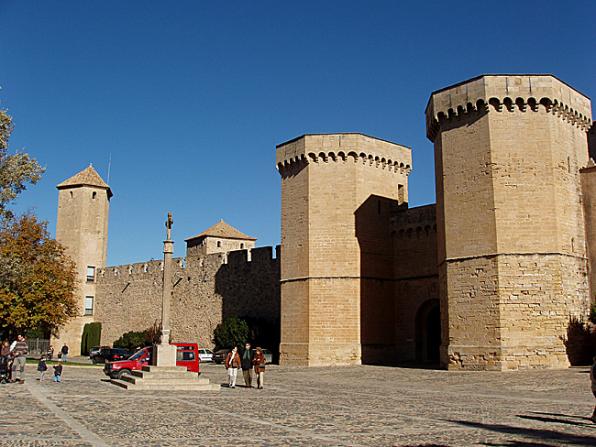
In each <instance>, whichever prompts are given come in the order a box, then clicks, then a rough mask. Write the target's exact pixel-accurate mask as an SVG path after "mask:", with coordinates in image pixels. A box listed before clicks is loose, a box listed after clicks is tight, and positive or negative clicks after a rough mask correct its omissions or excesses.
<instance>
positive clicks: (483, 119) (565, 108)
mask: <svg viewBox="0 0 596 447" xmlns="http://www.w3.org/2000/svg"><path fill="white" fill-rule="evenodd" d="M426 123H427V135H428V137H429V139H430V140H431V141H433V142H434V147H435V172H436V190H437V227H438V235H437V237H438V262H439V283H440V289H441V291H440V294H441V319H442V331H443V334H442V340H443V346H442V362H443V364H444V365H446V366H447V367H448V368H449V369H469V370H474V369H483V370H508V369H518V368H535V367H538V368H540V367H555V368H556V367H564V366H567V365H568V360H567V356H566V353H565V345H564V343H563V337H565V336H566V331H567V327H568V324H569V320H570V317H583V316H584V315H586V313H587V307H588V305H589V294H588V278H587V249H586V242H585V231H584V215H583V210H582V203H581V201H582V194H581V181H580V174H579V170H580V169H581V168H583V167H585V166H586V165H587V163H588V148H587V138H586V132H587V130H588V128H589V126H590V123H591V105H590V100H589V99H588V98H587V97H585V96H584V95H582V94H581V93H579V92H577V91H576V90H574V89H573V88H571V87H570V86H568V85H567V84H565V83H564V82H562V81H560V80H559V79H557V78H555V77H554V76H550V75H486V76H480V77H477V78H474V79H470V80H468V81H465V82H462V83H459V84H456V85H453V86H451V87H447V88H444V89H442V90H439V91H436V92H434V93H433V94H432V95H431V97H430V100H429V102H428V106H427V108H426Z"/></svg>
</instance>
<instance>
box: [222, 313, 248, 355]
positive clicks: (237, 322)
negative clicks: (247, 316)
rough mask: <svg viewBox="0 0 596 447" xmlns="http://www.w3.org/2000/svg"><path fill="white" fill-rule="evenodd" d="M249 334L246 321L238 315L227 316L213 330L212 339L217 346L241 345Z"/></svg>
mask: <svg viewBox="0 0 596 447" xmlns="http://www.w3.org/2000/svg"><path fill="white" fill-rule="evenodd" d="M248 336H249V327H248V323H247V322H246V321H245V320H242V319H240V318H238V317H227V318H226V319H224V320H223V321H222V322H221V323H219V324H218V325H217V327H216V328H215V330H214V331H213V340H214V341H215V345H216V346H217V347H219V348H232V347H234V346H240V345H243V344H244V343H245V342H246V341H247V340H248Z"/></svg>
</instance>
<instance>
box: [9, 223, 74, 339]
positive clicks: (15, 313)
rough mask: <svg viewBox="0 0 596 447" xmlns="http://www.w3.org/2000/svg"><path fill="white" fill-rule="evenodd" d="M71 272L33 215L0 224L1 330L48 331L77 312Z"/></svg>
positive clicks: (69, 264)
mask: <svg viewBox="0 0 596 447" xmlns="http://www.w3.org/2000/svg"><path fill="white" fill-rule="evenodd" d="M75 278H76V271H75V265H74V263H73V262H72V261H71V260H70V259H69V258H68V257H67V256H66V254H65V252H64V248H63V247H62V246H61V245H60V244H59V243H58V242H56V241H55V240H54V239H52V238H50V236H49V234H48V231H47V229H46V223H45V222H38V221H37V219H36V217H35V216H32V215H27V214H26V215H24V216H21V217H19V218H4V219H2V220H1V222H0V329H2V330H3V331H4V332H8V333H9V334H10V333H14V332H17V331H18V332H25V331H28V330H31V329H41V330H44V331H48V332H55V330H56V329H57V328H58V327H60V326H62V325H63V324H64V323H66V321H67V320H68V319H70V318H71V317H74V316H76V315H77V313H78V309H77V305H76V301H75V297H74V291H75Z"/></svg>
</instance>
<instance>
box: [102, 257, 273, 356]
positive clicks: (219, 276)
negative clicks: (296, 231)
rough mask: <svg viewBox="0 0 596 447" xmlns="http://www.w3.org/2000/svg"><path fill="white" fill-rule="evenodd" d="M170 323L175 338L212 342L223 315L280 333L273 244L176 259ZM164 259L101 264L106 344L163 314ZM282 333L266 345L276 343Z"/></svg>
mask: <svg viewBox="0 0 596 447" xmlns="http://www.w3.org/2000/svg"><path fill="white" fill-rule="evenodd" d="M174 261H175V265H174V272H173V277H172V284H173V292H172V293H173V296H172V302H171V318H172V321H171V326H172V340H173V341H196V342H198V343H199V344H200V345H201V346H206V347H212V346H213V341H212V336H213V330H214V329H215V327H216V326H217V324H219V323H220V322H221V321H222V319H223V318H225V317H227V316H234V315H235V316H238V317H242V318H248V319H251V320H254V321H257V320H258V322H259V324H260V325H261V326H263V325H266V326H268V327H269V328H272V329H273V332H275V331H277V334H278V333H279V300H280V299H279V262H278V258H277V257H274V256H273V253H272V248H271V247H262V248H255V249H253V250H251V252H250V260H249V259H248V251H236V252H230V253H227V254H226V253H217V254H211V255H206V256H203V257H193V258H192V259H188V263H187V264H186V265H184V261H185V260H184V259H181V258H177V259H175V260H174ZM161 266H162V263H161V261H150V262H147V263H139V264H132V265H121V266H113V267H107V268H105V269H102V270H101V271H100V272H99V275H98V282H97V311H96V315H95V319H96V321H99V322H101V323H102V344H111V343H113V341H114V340H116V339H117V338H119V337H120V336H121V335H122V334H123V333H125V332H128V331H132V330H143V329H146V328H147V327H148V326H150V325H152V324H153V323H154V322H155V321H156V320H157V321H158V320H159V319H160V316H161V288H162V277H163V272H162V267H161ZM278 343H279V335H275V334H274V335H273V336H272V339H271V340H270V342H269V343H268V345H267V347H268V348H269V349H271V350H272V351H275V350H276V349H277V346H278Z"/></svg>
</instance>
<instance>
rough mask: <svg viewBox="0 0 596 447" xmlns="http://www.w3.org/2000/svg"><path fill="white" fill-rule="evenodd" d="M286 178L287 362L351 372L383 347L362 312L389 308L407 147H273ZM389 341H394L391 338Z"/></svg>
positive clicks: (342, 139) (302, 141) (368, 141)
mask: <svg viewBox="0 0 596 447" xmlns="http://www.w3.org/2000/svg"><path fill="white" fill-rule="evenodd" d="M276 158H277V160H276V162H277V167H278V170H279V172H280V174H281V178H282V218H281V253H282V256H281V344H280V352H281V354H280V355H281V360H280V361H281V362H282V363H283V364H289V365H308V366H316V365H346V364H359V363H360V362H361V353H362V350H361V348H362V346H363V345H364V344H370V345H376V344H377V342H378V349H379V351H381V352H382V351H383V350H384V349H385V348H386V347H385V346H382V343H383V340H382V338H383V337H382V335H383V334H380V337H377V335H379V334H375V333H374V331H372V332H371V331H369V329H370V330H372V328H371V327H370V326H368V327H362V325H364V326H366V321H364V320H363V321H362V324H361V307H366V308H367V309H374V308H375V300H384V299H392V296H393V283H391V282H390V279H391V277H392V275H393V271H392V265H393V264H392V255H393V253H392V249H393V247H392V245H391V243H390V234H389V233H390V213H391V209H392V207H393V205H397V204H398V203H405V202H407V200H408V199H407V198H408V193H407V191H408V184H407V180H408V175H409V173H410V169H411V164H412V161H411V160H412V159H411V150H410V149H409V148H407V147H404V146H400V145H398V144H395V143H390V142H387V141H383V140H380V139H377V138H373V137H369V136H366V135H362V134H329V135H304V136H301V137H299V138H296V139H294V140H291V141H288V142H286V143H283V144H280V145H279V146H277V157H276ZM389 338H390V337H389Z"/></svg>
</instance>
